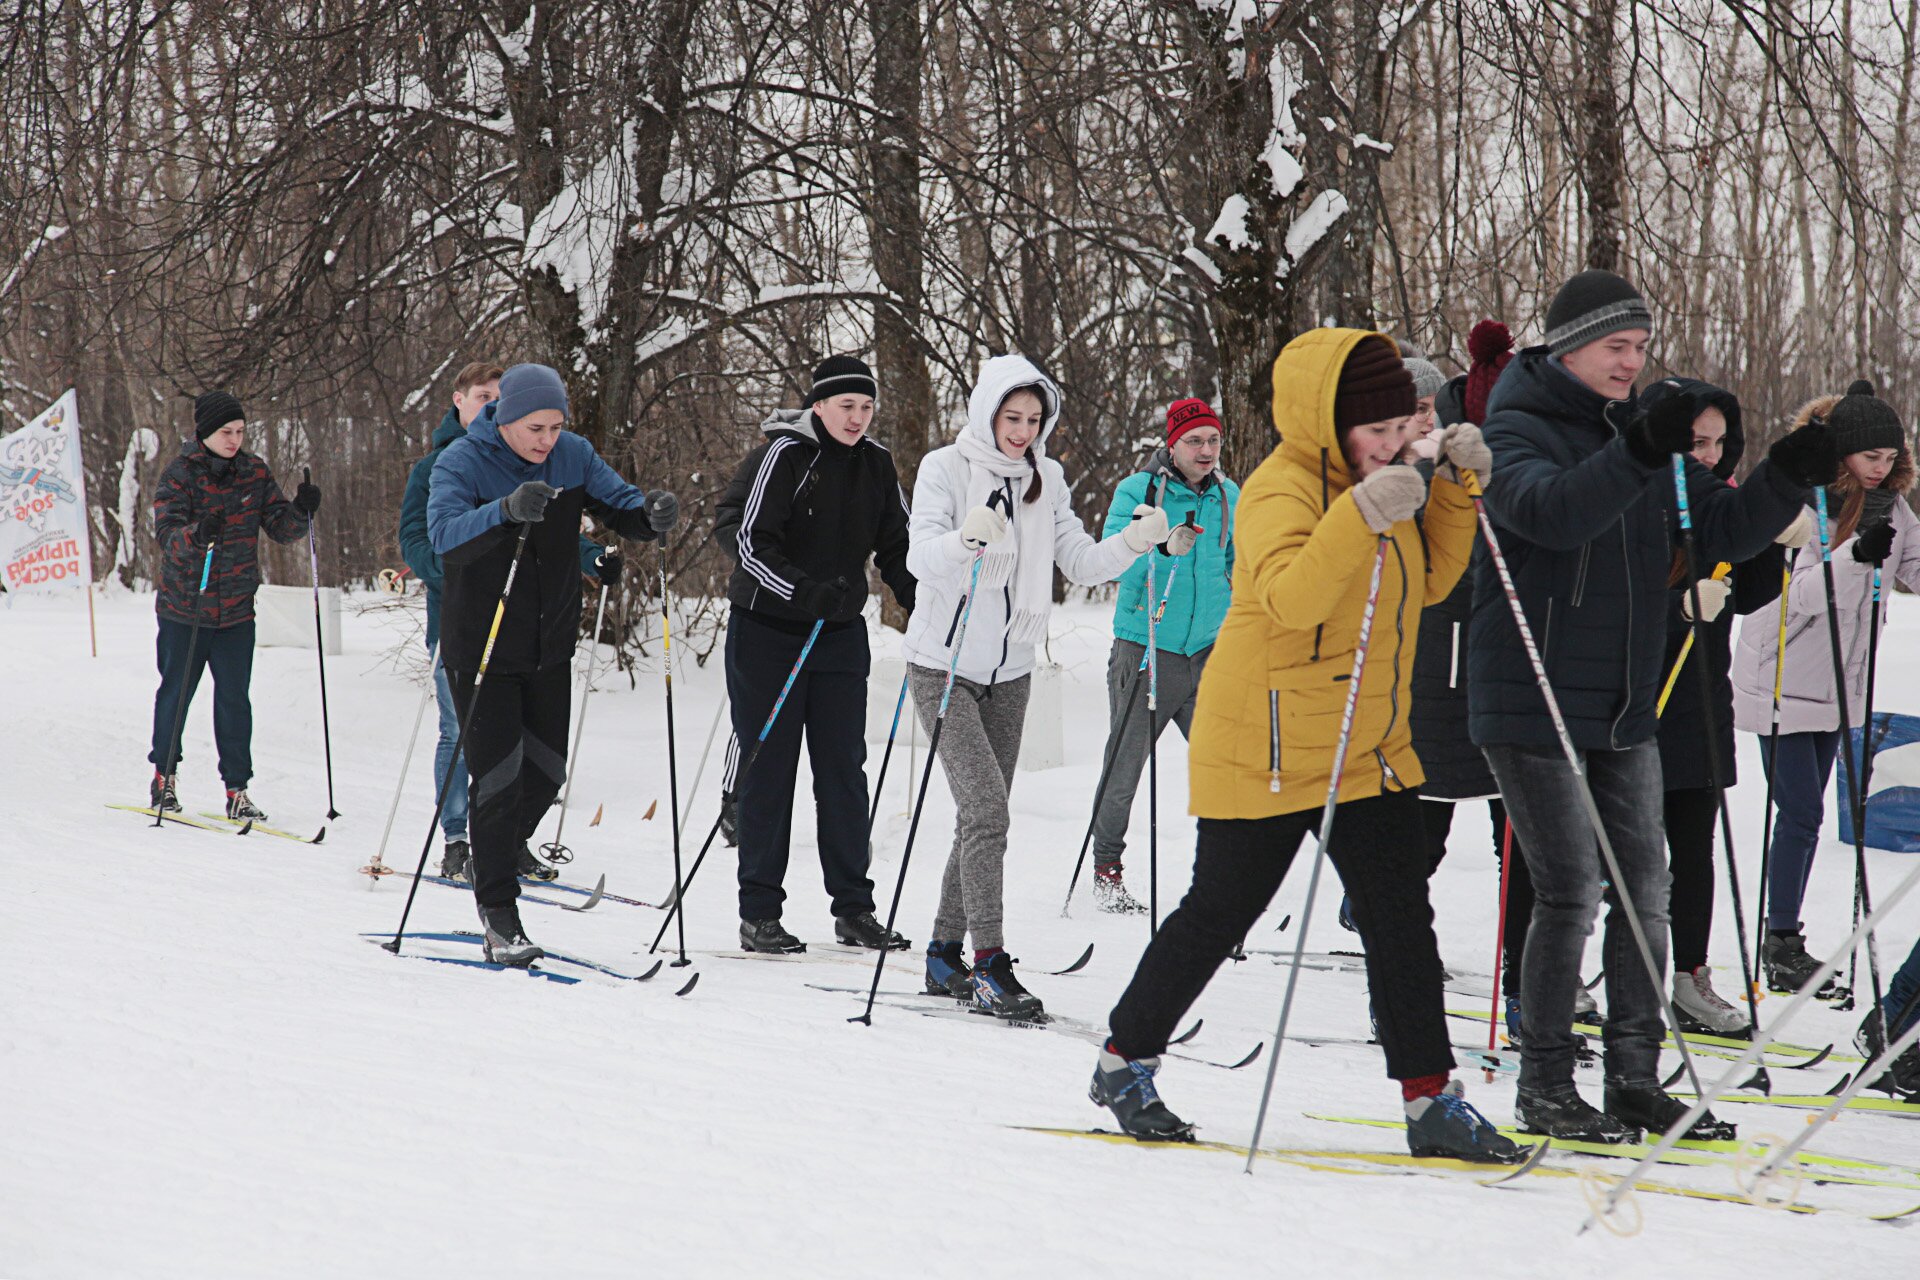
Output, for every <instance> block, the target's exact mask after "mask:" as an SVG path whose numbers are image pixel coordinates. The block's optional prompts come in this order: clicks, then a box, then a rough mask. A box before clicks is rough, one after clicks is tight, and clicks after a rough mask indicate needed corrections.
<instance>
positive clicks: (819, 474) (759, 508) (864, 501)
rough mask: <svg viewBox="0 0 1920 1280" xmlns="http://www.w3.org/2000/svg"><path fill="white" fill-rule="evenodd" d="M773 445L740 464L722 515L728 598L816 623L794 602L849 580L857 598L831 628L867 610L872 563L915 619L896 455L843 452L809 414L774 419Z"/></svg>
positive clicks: (769, 431)
mask: <svg viewBox="0 0 1920 1280" xmlns="http://www.w3.org/2000/svg"><path fill="white" fill-rule="evenodd" d="M760 430H761V431H762V432H764V433H765V434H766V437H767V439H766V443H764V444H762V445H759V446H758V447H756V448H755V449H754V450H753V451H752V452H751V453H749V454H747V456H746V457H745V458H744V459H743V460H742V461H741V463H740V469H739V470H738V471H736V472H735V473H734V476H733V483H731V484H729V485H728V486H727V491H726V493H725V494H724V495H723V496H722V497H721V499H720V505H719V507H718V509H717V511H716V516H715V520H714V527H713V536H714V538H715V539H716V540H717V541H718V542H719V543H720V546H721V548H722V549H723V550H725V551H726V553H727V554H728V555H730V556H732V557H733V559H734V562H735V568H734V570H733V576H732V578H730V579H729V580H728V582H727V599H728V600H729V601H731V602H732V603H733V604H735V605H737V606H739V607H740V608H742V609H751V610H753V611H754V612H756V613H763V614H767V615H769V616H771V617H775V618H780V619H783V620H785V621H788V622H810V621H812V620H813V615H812V614H810V613H808V612H807V611H806V610H805V609H802V608H800V607H799V606H798V605H796V604H795V603H794V597H795V594H796V593H797V592H799V591H801V590H802V589H804V588H805V587H806V586H808V585H809V584H811V583H827V582H832V581H833V580H834V579H835V578H844V579H846V581H847V585H848V586H850V587H852V588H853V590H852V591H850V592H849V593H848V596H847V600H846V602H845V603H844V604H843V605H842V607H841V609H840V610H839V612H838V613H837V614H835V616H834V617H832V618H830V619H828V621H829V622H851V621H852V620H853V619H855V618H858V617H859V616H860V611H861V610H862V609H864V608H865V607H866V603H867V557H868V556H872V557H873V558H874V560H875V561H876V563H878V564H879V566H880V578H881V581H883V582H885V583H886V584H887V586H888V587H889V588H890V589H891V590H892V591H893V598H894V599H895V600H898V601H899V602H900V605H901V607H902V608H904V609H906V610H907V611H908V612H909V613H911V612H912V611H913V588H914V580H913V575H912V574H911V573H909V572H907V500H906V496H905V495H904V494H903V493H901V491H900V474H899V472H897V471H896V470H894V466H893V455H892V454H891V453H889V452H887V450H886V448H885V446H883V445H881V444H879V443H878V442H877V441H874V440H872V439H870V438H868V437H865V436H863V437H861V438H860V439H859V440H858V441H856V442H854V443H853V444H852V445H844V444H841V443H840V442H839V441H838V440H835V439H834V438H833V437H832V436H831V435H829V434H827V431H826V429H825V428H824V427H822V426H820V425H819V421H818V420H817V419H816V418H815V417H814V416H813V410H811V409H780V410H776V411H775V412H774V413H773V414H772V415H771V416H769V417H768V418H767V420H766V421H765V422H763V423H761V424H760Z"/></svg>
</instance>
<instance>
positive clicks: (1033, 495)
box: [1021, 445, 1043, 502]
mask: <svg viewBox="0 0 1920 1280" xmlns="http://www.w3.org/2000/svg"><path fill="white" fill-rule="evenodd" d="M1027 465H1028V466H1029V467H1031V468H1033V479H1031V480H1029V481H1027V494H1026V497H1024V498H1022V499H1021V501H1022V502H1038V501H1040V490H1041V488H1042V487H1043V486H1042V485H1041V483H1040V463H1039V462H1038V461H1037V460H1036V459H1035V458H1034V456H1033V446H1032V445H1028V446H1027Z"/></svg>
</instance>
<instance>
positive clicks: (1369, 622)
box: [1246, 533, 1392, 1173]
mask: <svg viewBox="0 0 1920 1280" xmlns="http://www.w3.org/2000/svg"><path fill="white" fill-rule="evenodd" d="M1391 541H1392V539H1391V538H1390V537H1389V536H1388V535H1386V534H1384V533H1383V534H1381V535H1379V537H1378V538H1376V539H1375V543H1374V552H1373V578H1372V580H1371V581H1370V582H1368V584H1367V607H1366V611H1365V612H1363V613H1362V614H1361V615H1360V635H1359V637H1358V638H1357V639H1356V640H1355V641H1354V645H1353V671H1352V673H1351V674H1350V675H1349V676H1348V677H1347V701H1346V705H1345V706H1344V707H1342V708H1341V711H1340V737H1339V739H1338V740H1337V741H1336V742H1335V743H1334V747H1333V769H1332V772H1331V774H1330V776H1329V778H1328V780H1327V803H1326V805H1325V807H1324V808H1322V809H1321V810H1320V839H1319V842H1318V843H1317V844H1316V845H1315V846H1314V850H1313V873H1312V874H1311V875H1309V876H1308V877H1307V901H1306V905H1305V906H1303V907H1301V908H1300V934H1299V936H1298V937H1296V938H1295V939H1294V940H1293V968H1292V970H1291V971H1289V972H1288V974H1287V993H1286V995H1285V996H1283V997H1282V998H1281V1001H1280V1025H1279V1026H1278V1027H1277V1028H1275V1030H1274V1033H1273V1056H1272V1057H1270V1058H1268V1059H1267V1082H1266V1084H1264V1085H1262V1086H1261V1089H1260V1110H1259V1111H1258V1112H1257V1113H1256V1114H1255V1115H1254V1118H1253V1137H1251V1138H1249V1139H1248V1140H1247V1168H1246V1171H1247V1172H1248V1173H1252V1172H1253V1157H1254V1153H1255V1152H1256V1151H1258V1150H1259V1149H1260V1131H1261V1130H1262V1129H1264V1128H1265V1127H1266V1123H1267V1104H1268V1103H1269V1102H1271V1101H1272V1099H1273V1080H1274V1076H1275V1075H1277V1074H1278V1072H1279V1068H1280V1051H1281V1050H1282V1049H1284V1048H1286V1047H1287V1023H1288V1021H1289V1020H1290V1019H1291V1018H1292V1016H1293V993H1294V989H1295V988H1297V987H1298V986H1299V985H1300V970H1301V969H1302V968H1303V967H1304V966H1303V964H1302V962H1303V961H1304V960H1305V959H1306V955H1307V931H1308V930H1309V929H1310V928H1311V927H1312V925H1313V900H1314V896H1315V894H1316V893H1317V892H1318V891H1319V888H1320V868H1321V866H1322V864H1324V863H1325V862H1326V860H1327V841H1329V840H1331V839H1332V838H1333V815H1334V811H1335V809H1337V808H1338V807H1339V804H1340V778H1341V775H1342V774H1344V773H1345V772H1346V768H1347V748H1348V747H1349V746H1350V745H1352V741H1353V712H1354V708H1355V707H1356V706H1357V705H1358V704H1359V702H1360V677H1361V676H1362V675H1363V674H1364V673H1365V670H1366V666H1367V643H1368V641H1369V640H1371V639H1372V637H1373V614H1374V610H1375V609H1376V608H1377V607H1378V605H1379V603H1380V575H1381V572H1382V571H1383V570H1384V569H1385V568H1386V566H1387V544H1388V543H1389V542H1391Z"/></svg>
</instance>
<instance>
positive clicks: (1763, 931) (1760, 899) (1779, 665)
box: [1753, 553, 1793, 999]
mask: <svg viewBox="0 0 1920 1280" xmlns="http://www.w3.org/2000/svg"><path fill="white" fill-rule="evenodd" d="M1792 589H1793V556H1792V554H1791V553H1789V555H1788V556H1787V565H1786V568H1784V569H1782V570H1781V571H1780V634H1779V637H1778V639H1777V640H1776V641H1775V643H1774V649H1773V720H1772V723H1771V724H1769V725H1768V727H1767V798H1766V801H1765V804H1764V805H1763V806H1762V808H1761V810H1760V891H1759V893H1758V894H1757V895H1756V897H1755V901H1754V908H1753V928H1754V933H1753V971H1754V972H1755V973H1760V972H1761V970H1762V967H1763V966H1762V961H1761V955H1760V951H1761V940H1762V939H1764V938H1765V937H1766V936H1767V880H1768V877H1769V876H1770V874H1771V872H1772V866H1773V781H1774V778H1775V776H1776V775H1777V773H1778V770H1779V764H1780V680H1781V676H1782V675H1783V674H1784V673H1785V672H1786V668H1787V594H1788V592H1790V591H1791V590H1792ZM1754 996H1755V998H1756V999H1765V998H1766V997H1765V995H1764V994H1763V993H1762V992H1761V991H1759V990H1758V989H1757V988H1756V989H1755V991H1754Z"/></svg>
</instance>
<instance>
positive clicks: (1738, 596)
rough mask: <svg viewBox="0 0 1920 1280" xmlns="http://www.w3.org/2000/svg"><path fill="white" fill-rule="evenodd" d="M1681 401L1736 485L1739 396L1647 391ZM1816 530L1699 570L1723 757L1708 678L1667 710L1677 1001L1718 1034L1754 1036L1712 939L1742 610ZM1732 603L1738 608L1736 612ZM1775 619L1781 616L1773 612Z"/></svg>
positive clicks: (1683, 637)
mask: <svg viewBox="0 0 1920 1280" xmlns="http://www.w3.org/2000/svg"><path fill="white" fill-rule="evenodd" d="M1672 397H1678V398H1680V399H1682V400H1683V401H1685V402H1686V403H1687V405H1688V410H1689V412H1691V413H1692V415H1693V448H1692V449H1691V451H1690V452H1691V453H1692V455H1693V458H1694V460H1695V461H1697V462H1698V463H1700V465H1701V466H1703V467H1705V468H1707V469H1708V470H1709V471H1710V472H1712V473H1713V475H1714V476H1715V477H1717V478H1718V479H1720V480H1721V481H1723V482H1724V481H1730V480H1731V479H1732V478H1733V473H1734V470H1735V468H1737V467H1738V466H1739V465H1740V457H1741V455H1742V454H1743V453H1744V452H1745V451H1746V436H1745V434H1744V433H1743V432H1742V430H1741V422H1740V402H1739V400H1738V399H1736V398H1735V397H1734V395H1733V393H1732V392H1730V391H1724V390H1722V389H1721V388H1719V387H1716V386H1712V385H1710V384H1708V383H1705V382H1698V381H1694V380H1692V379H1686V378H1668V379H1666V380H1664V381H1661V382H1657V383H1655V384H1654V385H1653V386H1651V387H1649V388H1647V390H1646V391H1645V392H1644V393H1643V394H1642V395H1641V397H1640V403H1641V405H1642V406H1643V407H1645V408H1647V409H1648V410H1649V411H1651V410H1652V409H1653V408H1654V407H1655V406H1657V405H1659V404H1661V403H1663V402H1665V401H1666V400H1667V399H1669V398H1672ZM1812 536H1813V521H1812V519H1811V518H1810V517H1808V516H1807V515H1806V513H1805V511H1804V510H1803V511H1802V512H1801V515H1800V518H1799V519H1796V520H1795V521H1794V522H1793V523H1792V524H1790V525H1788V526H1787V530H1786V532H1785V533H1783V534H1781V535H1780V537H1779V539H1776V540H1775V542H1774V543H1773V545H1771V546H1769V547H1768V548H1767V549H1766V550H1765V551H1762V552H1761V553H1760V554H1759V555H1757V556H1755V557H1753V558H1752V559H1751V560H1748V561H1746V562H1744V563H1742V564H1738V565H1735V566H1733V568H1732V569H1731V571H1730V572H1729V573H1727V574H1726V575H1725V576H1723V577H1718V578H1716V577H1714V576H1712V574H1713V570H1714V566H1713V565H1711V564H1702V565H1700V566H1699V569H1700V572H1701V575H1702V577H1701V580H1700V582H1699V583H1698V584H1697V585H1698V590H1699V592H1700V619H1701V623H1702V626H1701V628H1700V632H1701V636H1702V637H1703V639H1704V641H1705V643H1704V644H1703V645H1696V646H1694V647H1693V649H1692V651H1691V652H1690V653H1689V654H1688V657H1687V660H1686V661H1687V663H1688V664H1691V663H1695V662H1705V663H1706V664H1707V674H1708V677H1709V679H1710V681H1711V687H1712V697H1713V711H1712V717H1713V729H1714V739H1715V742H1714V752H1715V756H1714V757H1713V758H1715V759H1717V760H1718V762H1719V769H1720V772H1719V774H1718V776H1716V775H1715V774H1714V772H1713V770H1712V768H1711V767H1710V757H1709V755H1708V750H1707V741H1706V734H1707V709H1706V708H1705V707H1703V706H1702V705H1701V701H1700V675H1699V673H1698V672H1696V671H1690V670H1681V671H1680V672H1679V674H1678V676H1677V677H1676V678H1675V679H1674V681H1673V686H1672V690H1673V691H1672V693H1671V694H1669V695H1668V698H1667V705H1666V709H1665V710H1664V711H1662V712H1661V713H1660V731H1659V743H1660V774H1661V779H1662V784H1663V785H1664V786H1665V788H1666V793H1665V799H1664V804H1663V815H1664V818H1665V826H1666V831H1667V850H1668V869H1669V871H1670V872H1671V873H1672V876H1673V891H1672V896H1671V905H1670V907H1669V915H1670V916H1671V929H1672V938H1673V1007H1674V1008H1675V1009H1676V1010H1678V1011H1679V1013H1680V1016H1681V1020H1682V1022H1683V1023H1691V1024H1692V1028H1691V1029H1693V1030H1697V1031H1705V1032H1707V1033H1709V1034H1711V1035H1720V1036H1739V1035H1745V1034H1747V1032H1748V1030H1749V1021H1750V1020H1749V1018H1748V1016H1747V1010H1746V1009H1745V1008H1744V1007H1738V1006H1736V1005H1734V1004H1730V1003H1728V1002H1727V1001H1726V1000H1724V999H1722V998H1721V996H1720V994H1719V993H1718V992H1716V991H1715V990H1714V989H1713V976H1712V972H1713V971H1712V970H1711V969H1709V968H1708V967H1707V943H1708V940H1709V938H1710V937H1711V936H1712V930H1713V886H1714V871H1713V840H1714V824H1715V822H1716V821H1718V819H1719V814H1720V789H1721V788H1722V787H1729V786H1732V785H1733V784H1734V782H1735V781H1736V778H1735V772H1736V771H1735V767H1734V752H1733V687H1732V686H1731V685H1730V684H1729V683H1728V682H1727V672H1728V669H1729V667H1730V666H1731V662H1732V654H1731V650H1732V647H1733V615H1734V614H1736V613H1738V614H1751V613H1753V612H1754V611H1756V610H1761V609H1764V608H1765V607H1766V606H1767V605H1769V604H1772V603H1773V602H1774V601H1776V600H1778V599H1779V598H1780V571H1781V569H1782V568H1784V567H1785V564H1786V555H1785V548H1786V547H1789V546H1791V547H1799V546H1802V545H1804V544H1805V542H1806V540H1807V539H1808V538H1811V537H1812ZM1667 584H1668V589H1667V594H1668V597H1669V604H1668V606H1667V651H1666V658H1665V659H1664V661H1663V662H1662V663H1661V665H1660V670H1661V672H1662V673H1663V674H1662V676H1661V679H1662V680H1665V679H1666V678H1667V674H1666V673H1671V672H1673V671H1674V664H1675V663H1676V662H1677V661H1678V660H1679V658H1680V654H1681V652H1682V651H1683V650H1684V649H1686V646H1687V640H1688V637H1690V636H1691V635H1692V634H1693V595H1692V590H1691V589H1690V587H1691V586H1692V584H1690V583H1689V581H1688V579H1687V559H1686V552H1685V551H1684V549H1682V548H1681V547H1679V546H1677V545H1676V546H1675V547H1674V551H1673V561H1672V569H1671V571H1670V572H1669V573H1668V575H1667ZM1728 606H1731V612H1729V611H1728ZM1767 616H1772V615H1771V613H1769V614H1768V615H1767Z"/></svg>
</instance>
